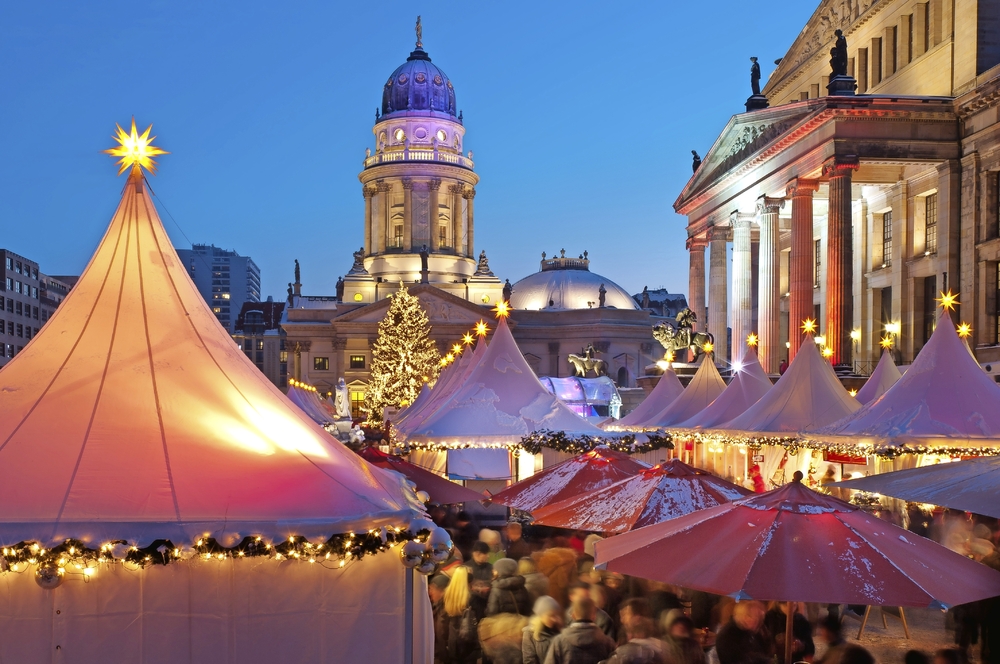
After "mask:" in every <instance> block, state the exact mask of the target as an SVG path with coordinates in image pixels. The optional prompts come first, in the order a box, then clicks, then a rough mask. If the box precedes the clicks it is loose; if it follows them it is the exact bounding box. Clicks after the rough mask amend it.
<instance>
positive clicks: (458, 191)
mask: <svg viewBox="0 0 1000 664" xmlns="http://www.w3.org/2000/svg"><path fill="white" fill-rule="evenodd" d="M462 189H464V187H463V186H462V185H461V183H459V184H453V185H451V186H450V187H448V191H449V192H450V193H451V244H452V245H453V248H454V249H455V255H456V256H461V255H462V254H463V251H462V248H463V247H462V245H463V244H464V243H465V232H464V231H463V230H462Z"/></svg>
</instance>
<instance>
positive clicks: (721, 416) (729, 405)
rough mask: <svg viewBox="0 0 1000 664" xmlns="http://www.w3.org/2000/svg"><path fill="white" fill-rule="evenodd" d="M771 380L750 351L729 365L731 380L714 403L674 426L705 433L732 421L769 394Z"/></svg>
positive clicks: (752, 351)
mask: <svg viewBox="0 0 1000 664" xmlns="http://www.w3.org/2000/svg"><path fill="white" fill-rule="evenodd" d="M771 387H772V385H771V379H770V378H768V377H767V374H766V373H764V368H763V367H762V366H760V361H759V360H758V359H757V353H756V352H754V350H753V349H752V348H750V349H748V350H747V351H746V353H744V355H743V359H742V360H741V361H740V362H739V363H737V364H734V365H733V379H732V380H731V381H729V385H728V386H726V389H725V390H724V391H723V392H722V394H720V395H719V398H717V399H716V400H715V401H713V402H712V403H710V404H709V405H708V406H707V407H706V408H705V409H704V410H702V411H701V412H700V413H698V414H697V415H695V416H694V417H692V418H691V419H689V420H685V421H684V422H681V423H679V424H677V427H678V428H680V429H705V428H710V427H716V426H720V425H722V424H725V423H726V422H728V421H730V420H732V419H735V418H736V417H738V416H740V415H742V414H743V413H745V412H746V411H747V409H748V408H750V407H751V406H753V405H754V404H755V403H757V402H758V401H760V399H761V398H762V397H763V396H764V395H765V394H767V393H768V391H770V389H771Z"/></svg>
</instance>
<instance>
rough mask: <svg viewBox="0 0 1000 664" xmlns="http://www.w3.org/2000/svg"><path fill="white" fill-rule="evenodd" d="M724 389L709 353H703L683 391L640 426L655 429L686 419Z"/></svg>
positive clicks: (702, 408)
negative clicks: (696, 369) (699, 364)
mask: <svg viewBox="0 0 1000 664" xmlns="http://www.w3.org/2000/svg"><path fill="white" fill-rule="evenodd" d="M725 389H726V381H724V380H722V376H720V375H719V370H718V369H716V368H715V362H714V361H713V360H712V358H711V357H710V356H709V355H705V356H704V357H703V358H702V360H701V366H699V367H698V371H696V372H695V374H694V378H692V379H691V382H690V383H689V384H688V386H687V388H686V389H685V390H684V393H683V394H681V395H680V396H679V397H677V399H676V400H675V401H674V402H673V403H672V404H670V405H669V406H667V407H666V408H664V409H663V410H661V411H660V412H658V413H656V414H655V415H653V416H652V417H651V418H649V419H648V420H646V422H644V423H643V425H642V426H643V428H646V429H656V428H661V427H667V426H672V425H676V424H677V423H678V422H683V421H685V420H688V419H690V418H692V417H694V416H695V415H697V414H698V413H700V412H701V411H703V410H704V409H705V408H707V407H708V405H709V404H710V403H712V402H713V401H715V400H716V399H717V398H718V396H719V395H720V394H722V392H723V390H725Z"/></svg>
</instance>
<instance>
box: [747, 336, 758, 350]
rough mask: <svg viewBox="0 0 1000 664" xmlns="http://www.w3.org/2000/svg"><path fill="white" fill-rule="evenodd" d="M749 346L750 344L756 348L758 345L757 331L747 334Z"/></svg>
mask: <svg viewBox="0 0 1000 664" xmlns="http://www.w3.org/2000/svg"><path fill="white" fill-rule="evenodd" d="M747 346H750V347H751V348H756V347H757V334H756V333H754V332H751V333H750V334H748V335H747Z"/></svg>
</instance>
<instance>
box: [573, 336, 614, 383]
mask: <svg viewBox="0 0 1000 664" xmlns="http://www.w3.org/2000/svg"><path fill="white" fill-rule="evenodd" d="M595 355H597V349H596V348H594V344H587V347H586V348H584V349H583V351H582V354H581V355H577V354H576V353H570V354H569V355H568V356H567V357H566V359H567V360H568V361H569V364H570V366H571V367H573V375H574V376H580V377H581V378H586V376H587V373H589V372H590V371H593V372H594V374H596V375H597V376H607V375H608V363H607V362H605V361H604V360H601V359H598V358H597V357H595Z"/></svg>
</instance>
